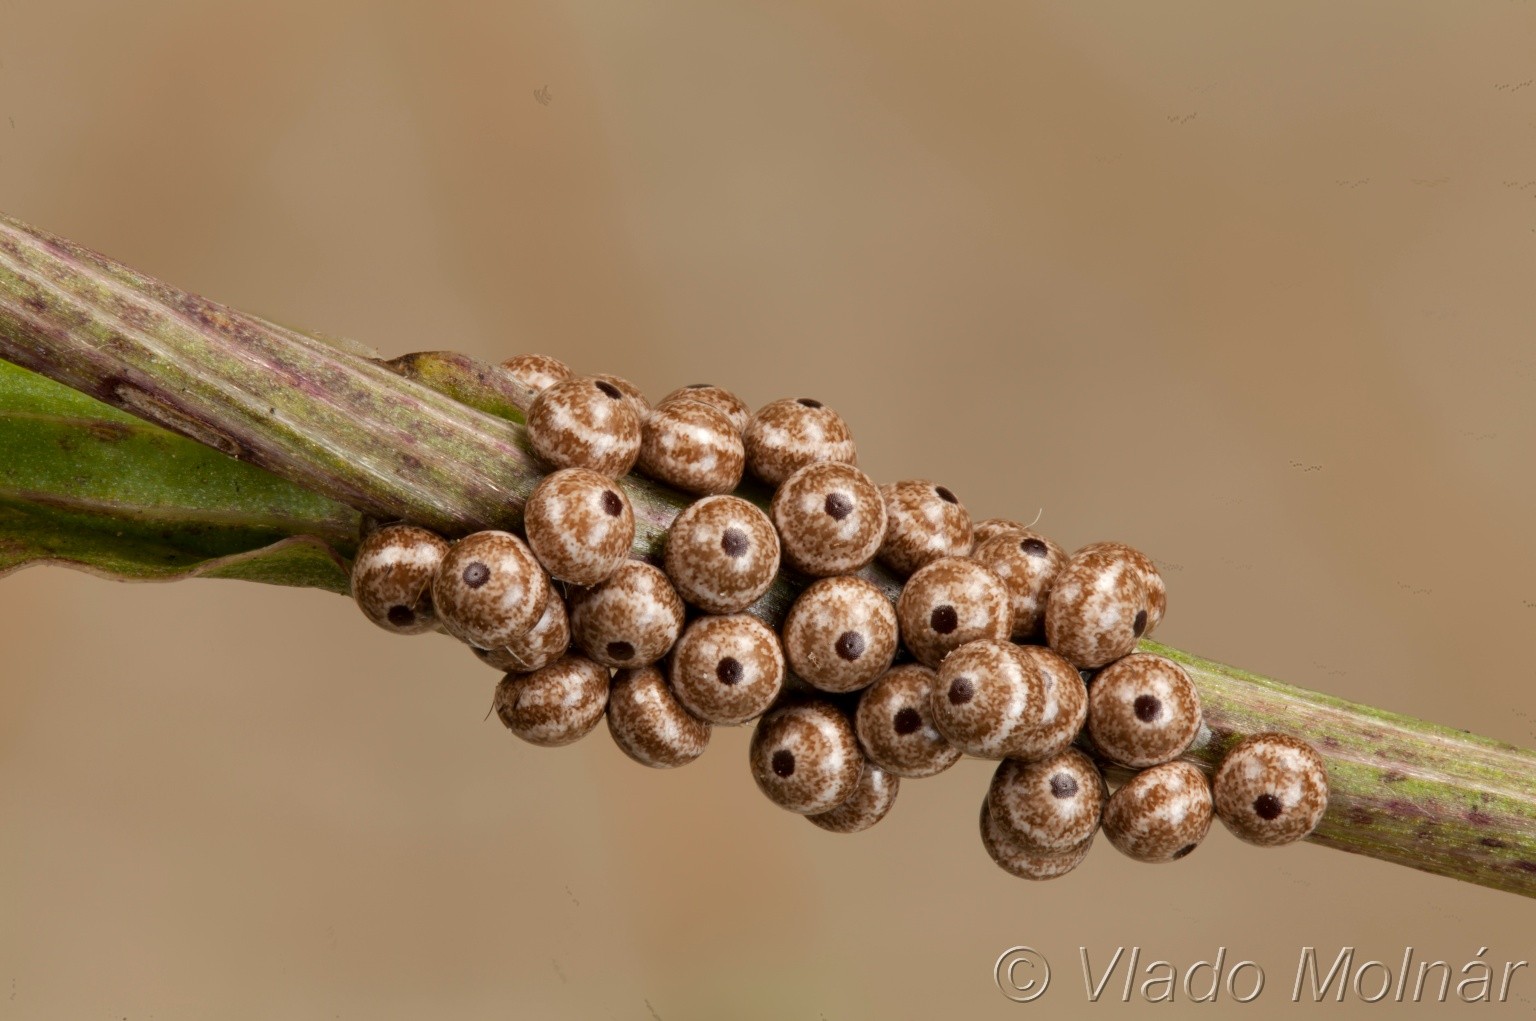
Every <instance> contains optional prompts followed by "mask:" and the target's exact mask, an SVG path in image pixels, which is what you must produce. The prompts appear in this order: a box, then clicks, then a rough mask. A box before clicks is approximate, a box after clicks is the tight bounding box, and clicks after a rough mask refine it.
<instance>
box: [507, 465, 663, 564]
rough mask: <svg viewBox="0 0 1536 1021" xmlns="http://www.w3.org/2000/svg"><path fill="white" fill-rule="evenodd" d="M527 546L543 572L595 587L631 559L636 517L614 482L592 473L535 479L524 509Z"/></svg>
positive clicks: (563, 472)
mask: <svg viewBox="0 0 1536 1021" xmlns="http://www.w3.org/2000/svg"><path fill="white" fill-rule="evenodd" d="M523 529H524V531H525V532H527V534H528V545H529V547H530V548H532V550H533V555H534V556H536V557H538V558H539V563H541V564H543V565H544V569H545V570H546V571H548V572H549V573H550V574H551V575H553V576H554V577H556V578H559V579H560V580H561V581H568V582H570V583H571V584H573V585H596V584H597V583H598V582H600V581H602V580H603V579H604V578H606V577H608V576H609V575H610V574H612V573H613V572H614V571H616V570H618V567H619V565H620V564H622V563H623V562H624V560H625V559H626V558H627V557H628V556H629V548H630V546H631V545H632V544H633V543H634V541H635V512H634V509H633V508H632V507H630V505H629V497H627V496H625V495H624V491H623V490H622V489H620V488H619V487H618V486H617V485H616V484H614V481H613V480H612V479H610V478H609V477H608V476H606V475H603V474H601V473H600V472H595V471H592V470H591V469H590V468H562V469H560V470H559V471H557V472H551V473H550V474H549V475H546V476H544V478H542V479H540V480H539V484H538V485H537V486H535V487H534V488H533V493H532V494H530V495H529V497H528V503H527V504H526V505H525V506H524V508H523Z"/></svg>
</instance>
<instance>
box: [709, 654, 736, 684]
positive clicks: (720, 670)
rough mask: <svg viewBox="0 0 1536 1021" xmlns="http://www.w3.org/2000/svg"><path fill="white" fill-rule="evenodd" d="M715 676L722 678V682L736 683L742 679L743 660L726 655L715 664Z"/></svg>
mask: <svg viewBox="0 0 1536 1021" xmlns="http://www.w3.org/2000/svg"><path fill="white" fill-rule="evenodd" d="M715 676H716V677H718V678H720V683H721V684H735V683H736V682H737V681H739V680H741V660H739V659H737V658H736V657H735V656H726V657H725V658H723V659H721V660H720V662H718V663H716V664H715Z"/></svg>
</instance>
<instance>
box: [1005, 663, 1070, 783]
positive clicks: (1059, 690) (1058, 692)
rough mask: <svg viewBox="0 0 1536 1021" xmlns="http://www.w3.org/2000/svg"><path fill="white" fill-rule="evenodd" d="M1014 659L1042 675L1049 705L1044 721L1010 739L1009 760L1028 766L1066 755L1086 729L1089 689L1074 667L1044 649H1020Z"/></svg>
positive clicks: (1046, 705)
mask: <svg viewBox="0 0 1536 1021" xmlns="http://www.w3.org/2000/svg"><path fill="white" fill-rule="evenodd" d="M1013 648H1014V655H1016V656H1018V657H1019V658H1021V659H1022V660H1024V661H1025V662H1026V663H1029V664H1031V665H1032V667H1033V669H1034V670H1035V671H1036V672H1037V673H1038V674H1039V675H1040V679H1041V681H1042V682H1043V685H1044V688H1045V704H1044V708H1042V709H1041V711H1040V720H1039V722H1037V723H1036V724H1035V725H1034V726H1033V727H1030V728H1028V729H1027V730H1020V731H1019V732H1016V733H1015V734H1014V735H1013V736H1012V737H1011V738H1009V741H1008V745H1009V749H1010V751H1009V753H1008V754H1009V756H1010V757H1011V758H1015V759H1021V760H1023V761H1024V762H1033V761H1035V760H1036V759H1044V758H1049V757H1050V756H1052V755H1056V754H1057V753H1059V752H1061V751H1063V750H1064V749H1065V748H1066V747H1067V746H1068V745H1070V744H1072V742H1073V741H1076V740H1077V735H1078V734H1079V733H1080V732H1081V731H1082V729H1083V723H1084V722H1085V721H1086V720H1087V718H1088V688H1087V686H1086V685H1085V684H1084V683H1083V677H1082V674H1080V673H1079V672H1078V671H1077V669H1076V668H1075V667H1073V666H1072V664H1071V663H1068V662H1067V661H1066V660H1064V659H1062V658H1061V657H1060V656H1058V655H1057V654H1056V653H1054V652H1052V651H1051V650H1050V649H1047V648H1045V647H1044V646H1041V645H1016V646H1014V647H1013Z"/></svg>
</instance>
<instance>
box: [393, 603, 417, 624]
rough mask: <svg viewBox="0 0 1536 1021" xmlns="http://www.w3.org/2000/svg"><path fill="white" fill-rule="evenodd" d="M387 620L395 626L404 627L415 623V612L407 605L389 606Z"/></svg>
mask: <svg viewBox="0 0 1536 1021" xmlns="http://www.w3.org/2000/svg"><path fill="white" fill-rule="evenodd" d="M389 622H390V623H391V624H393V625H395V627H406V626H408V625H411V624H414V623H416V614H415V613H414V612H413V611H412V610H411V608H410V607H409V606H391V607H390V608H389Z"/></svg>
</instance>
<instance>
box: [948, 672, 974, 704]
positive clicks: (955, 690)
mask: <svg viewBox="0 0 1536 1021" xmlns="http://www.w3.org/2000/svg"><path fill="white" fill-rule="evenodd" d="M975 697H976V685H975V684H973V683H972V682H971V679H970V678H969V677H956V678H955V679H954V680H953V681H951V682H950V685H949V703H950V705H965V703H967V702H969V701H970V700H971V699H973V698H975Z"/></svg>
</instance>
